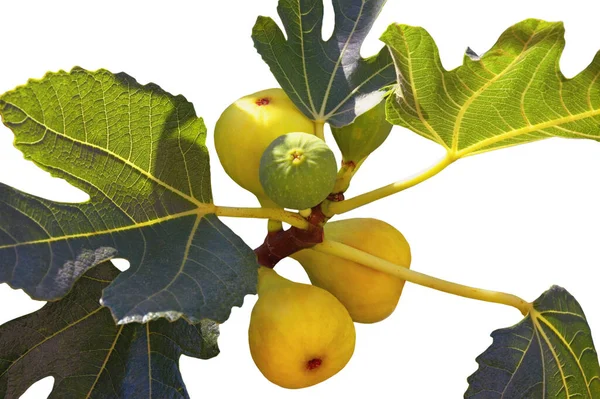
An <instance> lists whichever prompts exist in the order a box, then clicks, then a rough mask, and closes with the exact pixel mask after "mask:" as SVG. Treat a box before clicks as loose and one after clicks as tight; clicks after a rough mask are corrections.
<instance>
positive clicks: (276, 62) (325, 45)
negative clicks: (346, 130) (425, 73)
mask: <svg viewBox="0 0 600 399" xmlns="http://www.w3.org/2000/svg"><path fill="white" fill-rule="evenodd" d="M384 3H385V0H335V1H333V9H334V12H335V26H334V30H333V34H332V36H331V37H330V38H329V39H328V40H327V41H323V38H322V34H321V28H322V25H323V0H280V1H279V6H278V7H277V10H278V12H279V16H280V17H281V20H282V22H283V26H284V28H285V33H286V35H287V39H286V37H285V36H284V34H283V32H282V31H281V29H280V28H279V27H278V26H277V24H276V23H275V21H273V20H272V19H271V18H267V17H259V18H258V20H257V21H256V25H254V29H253V30H252V38H253V39H254V46H255V47H256V49H257V50H258V52H259V53H260V55H261V56H262V58H263V60H264V61H265V62H266V63H267V64H268V65H269V67H270V68H271V71H272V72H273V75H275V78H276V79H277V81H278V82H279V84H280V85H281V87H282V88H283V89H284V90H285V91H286V93H287V94H288V96H290V98H291V99H292V101H294V103H295V104H296V106H297V107H298V108H299V109H300V110H302V112H304V113H305V114H306V115H307V116H308V117H309V118H311V119H313V120H316V121H321V122H325V121H327V122H329V123H330V124H332V125H334V126H344V125H347V124H349V123H350V122H352V121H353V120H354V118H356V116H358V115H360V114H361V113H363V112H364V111H367V110H369V109H371V108H373V106H375V104H377V103H379V102H380V101H381V99H382V98H383V93H382V92H380V91H379V90H380V89H381V88H382V87H383V86H386V85H389V84H391V83H393V82H394V81H395V79H396V76H395V73H394V67H393V63H392V60H391V57H390V55H389V52H388V51H387V49H385V48H383V49H382V50H381V51H380V52H379V54H378V55H376V56H373V57H369V58H366V59H364V58H362V57H361V55H360V48H361V46H362V44H363V41H364V40H365V38H366V36H367V34H368V33H369V31H370V30H371V27H372V26H373V23H374V22H375V19H376V18H377V16H378V15H379V12H380V11H381V8H382V7H383V5H384Z"/></svg>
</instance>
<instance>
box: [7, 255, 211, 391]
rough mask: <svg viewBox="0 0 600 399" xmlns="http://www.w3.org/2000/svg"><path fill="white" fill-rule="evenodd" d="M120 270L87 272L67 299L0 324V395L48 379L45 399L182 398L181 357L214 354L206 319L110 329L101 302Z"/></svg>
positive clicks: (106, 267)
mask: <svg viewBox="0 0 600 399" xmlns="http://www.w3.org/2000/svg"><path fill="white" fill-rule="evenodd" d="M118 274H119V271H118V270H117V269H116V268H115V267H114V266H112V264H111V263H110V262H105V263H103V264H101V265H99V266H97V267H95V268H93V269H91V270H90V271H88V272H87V273H86V274H85V275H84V276H83V277H82V278H81V279H80V280H79V281H78V282H77V284H76V285H75V286H74V287H73V290H72V291H71V293H69V295H67V296H66V297H64V298H63V299H62V300H60V301H58V302H51V303H48V304H46V305H45V306H44V307H43V308H42V309H40V310H38V311H37V312H35V313H32V314H29V315H27V316H23V317H21V318H18V319H16V320H12V321H10V322H8V323H6V324H4V325H2V326H0V396H1V397H2V398H5V399H11V398H15V399H16V398H18V397H19V396H20V395H22V394H23V393H24V392H25V391H26V390H27V388H28V387H29V386H30V385H32V384H33V383H35V382H36V381H38V380H40V379H42V378H44V377H47V376H52V377H54V387H53V389H52V392H51V394H50V396H49V398H51V399H53V398H56V399H58V398H60V399H69V398H73V399H75V398H102V399H105V398H131V397H136V398H152V397H154V398H164V399H170V398H188V397H189V396H188V394H187V391H186V389H185V385H184V382H183V380H182V378H181V374H180V370H179V357H180V356H181V355H182V354H185V355H187V356H193V357H196V358H201V359H209V358H211V357H214V356H216V355H217V354H218V352H219V350H218V347H217V338H218V335H219V328H218V326H217V324H216V323H214V322H212V321H208V320H205V321H202V322H201V323H199V324H197V325H189V324H187V323H186V322H185V321H183V320H179V321H176V322H175V323H169V322H168V321H166V320H164V319H163V320H158V321H153V322H150V323H148V324H144V325H142V324H137V323H133V324H128V325H121V326H118V325H115V323H114V321H113V319H112V317H111V314H110V311H109V310H108V309H107V308H104V307H102V306H100V305H99V303H98V300H99V298H100V296H101V294H102V290H103V289H104V288H105V287H107V286H108V284H110V282H111V281H112V280H113V279H114V278H116V277H117V276H118Z"/></svg>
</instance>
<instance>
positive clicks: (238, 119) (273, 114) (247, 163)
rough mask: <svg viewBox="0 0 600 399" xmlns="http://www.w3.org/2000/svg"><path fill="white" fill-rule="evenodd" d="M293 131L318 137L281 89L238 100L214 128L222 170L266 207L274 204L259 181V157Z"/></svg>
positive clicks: (310, 122)
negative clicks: (277, 140)
mask: <svg viewBox="0 0 600 399" xmlns="http://www.w3.org/2000/svg"><path fill="white" fill-rule="evenodd" d="M291 132H304V133H310V134H315V125H314V122H313V121H312V120H310V119H309V118H307V117H306V116H305V115H304V114H303V113H302V112H300V111H299V110H298V109H297V108H296V106H295V105H294V103H293V102H292V100H290V99H289V97H288V96H287V94H285V92H284V91H283V90H282V89H268V90H263V91H259V92H257V93H254V94H250V95H248V96H245V97H242V98H240V99H238V100H237V101H235V102H234V103H233V104H231V105H230V106H229V107H227V109H225V111H223V113H222V114H221V116H220V118H219V120H218V121H217V124H216V126H215V148H216V150H217V155H218V156H219V160H220V161H221V165H223V169H225V172H227V174H228V175H229V176H230V177H231V178H232V179H233V180H234V181H235V182H236V183H237V184H239V185H240V186H242V187H243V188H245V189H246V190H248V191H250V192H252V193H253V194H254V195H256V196H257V197H258V199H259V201H260V202H261V204H263V205H265V206H273V203H272V202H271V201H270V200H269V199H268V197H267V196H266V195H265V193H264V190H263V188H262V186H261V184H260V181H259V179H258V169H259V166H260V158H261V156H262V154H263V152H264V151H265V149H266V148H267V147H268V146H269V144H271V142H272V141H273V140H275V139H276V138H277V137H279V136H281V135H283V134H286V133H291Z"/></svg>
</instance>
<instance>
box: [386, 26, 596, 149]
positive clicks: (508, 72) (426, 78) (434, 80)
mask: <svg viewBox="0 0 600 399" xmlns="http://www.w3.org/2000/svg"><path fill="white" fill-rule="evenodd" d="M382 40H383V41H384V42H385V43H386V44H387V45H388V47H389V49H390V51H391V53H392V56H393V58H394V62H395V65H396V69H397V72H398V81H399V84H398V87H397V89H396V96H391V97H390V99H389V100H388V104H387V115H388V119H389V120H390V121H391V122H392V123H394V124H397V125H401V126H403V127H406V128H408V129H410V130H413V131H414V132H416V133H418V134H420V135H422V136H423V137H426V138H428V139H431V140H433V141H435V142H436V143H439V144H441V145H442V146H444V147H445V148H446V149H447V150H448V152H449V155H450V156H451V157H452V158H454V159H457V158H461V157H464V156H467V155H472V154H478V153H482V152H486V151H490V150H494V149H498V148H503V147H508V146H513V145H516V144H522V143H528V142H531V141H535V140H541V139H545V138H548V137H567V138H590V139H594V140H597V139H598V138H600V127H599V126H600V119H599V118H598V115H600V80H599V79H598V77H599V74H600V55H597V56H596V58H595V59H594V61H593V62H592V64H591V65H590V66H589V67H588V68H586V69H585V70H584V71H583V72H581V73H580V74H578V75H577V76H576V77H574V78H573V79H566V78H565V76H564V75H563V74H562V73H561V71H560V68H559V59H560V55H561V53H562V51H563V48H564V45H565V41H564V28H563V25H562V24H561V23H550V22H544V21H540V20H534V19H528V20H525V21H523V22H521V23H518V24H516V25H514V26H512V27H511V28H509V29H508V30H507V31H506V32H504V33H503V34H502V36H500V39H499V40H498V42H497V43H496V44H495V45H494V46H493V47H492V49H491V50H489V51H488V52H486V53H485V54H484V55H483V56H481V57H478V56H476V55H475V54H474V53H473V52H472V51H467V54H466V55H465V59H464V63H463V65H462V66H460V67H458V68H456V69H454V70H452V71H446V70H444V68H443V67H442V64H441V62H440V57H439V53H438V49H437V47H436V45H435V43H434V41H433V39H432V38H431V36H430V35H429V34H428V33H427V32H426V31H425V30H424V29H423V28H418V27H412V26H406V25H391V26H390V27H389V28H388V30H387V31H386V32H385V33H384V35H383V36H382Z"/></svg>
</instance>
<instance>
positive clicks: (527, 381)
mask: <svg viewBox="0 0 600 399" xmlns="http://www.w3.org/2000/svg"><path fill="white" fill-rule="evenodd" d="M492 337H493V338H494V342H493V344H492V345H491V346H490V347H489V348H488V349H487V350H486V351H485V352H484V353H483V354H481V355H480V356H479V357H478V358H477V362H478V363H479V369H478V370H477V371H476V372H475V373H474V374H473V375H472V376H470V377H469V379H468V380H469V389H468V390H467V392H466V393H465V398H469V399H495V398H498V399H500V398H531V399H537V398H564V399H569V398H582V399H584V398H585V399H595V398H599V397H600V366H599V365H598V353H597V352H596V349H595V348H594V343H593V341H592V335H591V331H590V327H589V325H588V323H587V320H586V318H585V315H584V313H583V310H582V309H581V306H579V303H577V301H576V300H575V298H573V297H572V296H571V294H569V293H568V292H567V291H566V290H565V289H563V288H560V287H556V286H554V287H552V288H551V289H550V290H548V291H547V292H545V293H544V294H543V295H542V296H541V297H539V298H538V299H537V300H536V301H535V302H534V303H533V307H532V309H531V311H530V313H529V315H528V316H527V317H526V318H525V319H524V320H523V321H521V322H520V323H519V324H517V325H516V326H514V327H511V328H506V329H502V330H497V331H495V332H493V333H492Z"/></svg>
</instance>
